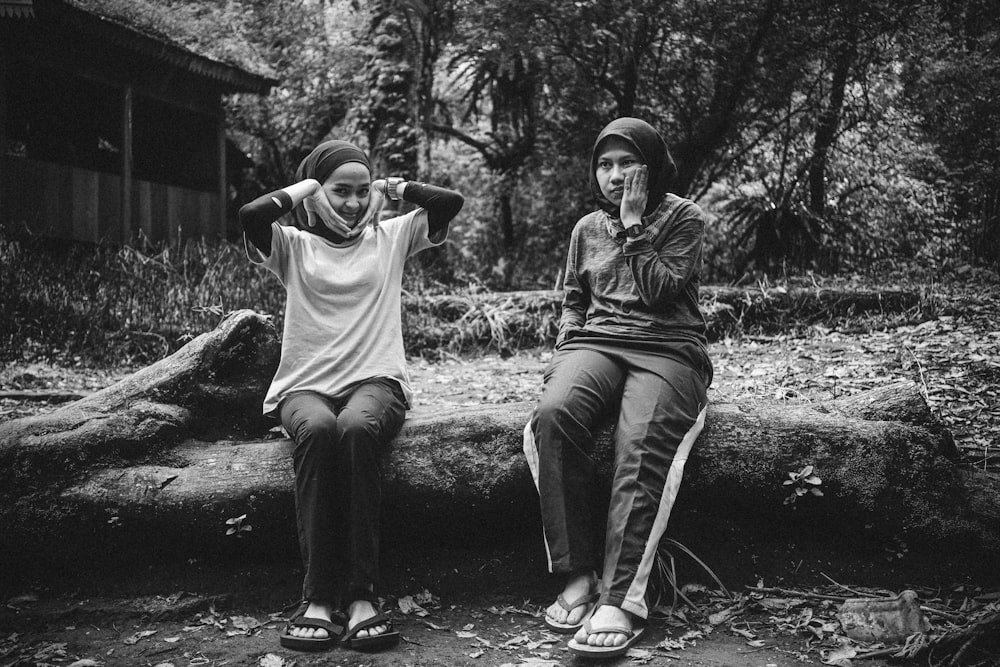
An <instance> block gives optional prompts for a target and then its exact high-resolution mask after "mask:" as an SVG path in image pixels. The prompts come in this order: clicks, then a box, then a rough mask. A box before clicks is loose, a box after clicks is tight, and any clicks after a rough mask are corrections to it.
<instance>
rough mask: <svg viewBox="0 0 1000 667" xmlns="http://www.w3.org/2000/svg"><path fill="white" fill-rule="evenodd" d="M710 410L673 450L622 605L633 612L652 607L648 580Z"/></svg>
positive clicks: (639, 612)
mask: <svg viewBox="0 0 1000 667" xmlns="http://www.w3.org/2000/svg"><path fill="white" fill-rule="evenodd" d="M707 411H708V406H705V407H704V408H702V410H701V412H700V413H699V414H698V419H696V420H695V422H694V425H693V426H691V428H690V429H688V432H687V433H685V434H684V438H683V439H682V440H681V443H680V444H679V445H678V446H677V453H676V454H674V460H673V462H672V463H671V464H670V471H669V472H667V479H666V481H665V482H664V485H663V495H662V496H661V497H660V506H659V508H657V510H656V518H655V519H654V520H653V527H652V529H651V530H650V532H649V541H647V542H646V548H645V550H644V551H643V554H642V560H641V561H639V568H638V570H637V571H636V573H635V578H634V579H633V580H632V585H631V586H629V589H628V593H626V594H625V600H624V601H623V602H622V609H625V610H626V611H630V612H632V613H633V614H638V615H640V616H642V617H643V618H645V617H646V616H647V615H648V614H649V611H648V610H647V609H646V587H647V586H648V584H649V575H650V573H651V572H652V570H653V563H654V562H655V559H656V550H657V548H658V547H659V546H660V539H661V538H662V537H663V533H665V532H666V530H667V521H668V520H669V519H670V510H671V509H672V508H673V506H674V500H676V499H677V492H678V491H679V490H680V488H681V477H682V476H683V475H684V463H685V462H686V461H687V458H688V454H690V453H691V447H692V446H694V441H695V440H697V439H698V435H699V434H700V433H701V430H702V428H704V426H705V413H706V412H707Z"/></svg>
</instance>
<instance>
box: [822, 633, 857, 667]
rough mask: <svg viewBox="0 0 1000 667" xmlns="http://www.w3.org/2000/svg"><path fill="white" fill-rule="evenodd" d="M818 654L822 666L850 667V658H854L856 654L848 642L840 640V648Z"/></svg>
mask: <svg viewBox="0 0 1000 667" xmlns="http://www.w3.org/2000/svg"><path fill="white" fill-rule="evenodd" d="M819 654H820V658H822V660H823V664H824V665H834V666H835V667H851V658H853V657H855V656H856V655H857V654H858V652H857V650H856V649H855V648H854V647H853V646H852V645H851V643H850V640H845V639H841V640H840V646H838V647H837V648H835V649H832V650H829V651H820V652H819Z"/></svg>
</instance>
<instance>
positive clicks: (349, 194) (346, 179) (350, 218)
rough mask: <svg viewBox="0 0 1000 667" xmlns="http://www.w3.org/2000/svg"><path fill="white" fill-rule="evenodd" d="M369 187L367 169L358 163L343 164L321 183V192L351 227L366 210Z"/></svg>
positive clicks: (369, 195)
mask: <svg viewBox="0 0 1000 667" xmlns="http://www.w3.org/2000/svg"><path fill="white" fill-rule="evenodd" d="M371 186H372V176H371V174H370V173H369V172H368V167H366V166H365V165H363V164H361V163H360V162H345V163H344V164H342V165H340V166H339V167H337V168H336V169H334V170H333V172H331V173H330V175H329V176H328V177H327V179H326V180H325V181H323V191H324V192H326V198H327V199H329V200H330V206H332V207H333V210H334V211H336V212H337V215H339V216H340V217H341V218H343V219H344V222H346V223H347V224H348V225H349V226H351V227H354V226H355V225H356V224H358V222H359V221H360V220H361V218H362V216H363V215H364V213H365V211H366V210H367V209H368V202H369V200H370V199H371Z"/></svg>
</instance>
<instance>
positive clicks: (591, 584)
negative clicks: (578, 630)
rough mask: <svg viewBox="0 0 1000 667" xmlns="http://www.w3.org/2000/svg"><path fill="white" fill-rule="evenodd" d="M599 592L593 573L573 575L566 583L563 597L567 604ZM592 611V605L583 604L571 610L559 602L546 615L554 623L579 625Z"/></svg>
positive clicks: (546, 611) (550, 606) (552, 605)
mask: <svg viewBox="0 0 1000 667" xmlns="http://www.w3.org/2000/svg"><path fill="white" fill-rule="evenodd" d="M596 590H597V574H596V573H595V572H593V571H591V572H585V573H583V574H577V575H573V576H571V577H570V578H569V580H568V581H567V582H566V588H564V589H563V592H562V596H563V599H564V600H566V602H567V604H569V603H572V602H573V601H574V600H578V599H580V597H581V596H584V595H587V594H589V593H593V592H594V591H596ZM588 611H590V605H588V604H581V605H577V606H576V607H573V608H572V609H570V610H567V609H565V608H564V607H563V606H562V605H561V604H559V602H558V601H557V602H553V603H552V604H551V605H549V608H548V609H546V610H545V615H546V616H547V617H548V618H549V619H550V620H552V621H555V622H556V623H559V624H561V625H577V624H578V623H581V622H583V617H584V616H585V615H586V614H587V612H588Z"/></svg>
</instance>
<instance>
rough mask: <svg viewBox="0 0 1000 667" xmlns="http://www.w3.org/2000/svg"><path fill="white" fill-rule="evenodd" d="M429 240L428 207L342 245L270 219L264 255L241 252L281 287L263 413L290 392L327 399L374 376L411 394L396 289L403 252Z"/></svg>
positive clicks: (399, 286)
mask: <svg viewBox="0 0 1000 667" xmlns="http://www.w3.org/2000/svg"><path fill="white" fill-rule="evenodd" d="M443 242H444V238H443V237H442V238H441V239H440V240H438V241H437V242H434V241H431V240H430V239H429V238H428V229H427V213H426V211H424V210H423V209H416V210H414V211H411V212H409V213H407V214H405V215H401V216H398V217H395V218H390V219H388V220H383V221H381V222H379V225H378V228H377V229H376V228H373V227H372V226H370V225H369V226H367V227H366V228H365V231H364V232H363V233H362V236H361V239H360V240H359V241H358V242H357V243H355V244H353V245H349V246H346V247H341V246H336V245H334V244H332V243H330V242H329V241H327V240H326V239H324V238H322V237H321V236H317V235H316V234H312V233H310V232H306V231H302V230H300V229H297V228H295V227H287V226H283V225H280V224H278V223H277V222H274V223H272V224H271V254H270V256H268V257H263V255H260V254H258V253H256V252H250V253H248V254H249V255H250V259H251V260H252V261H254V262H255V263H258V264H260V265H262V266H264V267H265V268H267V269H268V270H270V271H271V272H272V273H274V274H275V275H276V276H277V277H278V280H280V281H281V284H282V285H283V286H284V287H285V293H286V302H285V322H284V331H283V332H282V338H281V360H280V362H279V363H278V370H277V372H276V373H275V374H274V379H273V380H272V381H271V386H270V388H269V389H268V391H267V396H266V397H265V398H264V414H271V413H273V412H274V411H275V410H277V408H278V403H279V402H280V401H281V399H282V398H284V397H285V396H287V395H288V394H289V393H290V392H293V391H302V390H309V391H315V392H317V393H320V394H323V395H324V396H328V397H331V398H334V397H337V396H338V394H340V393H341V392H343V391H344V390H345V389H347V388H348V387H350V386H351V385H353V384H354V383H356V382H359V381H361V380H367V379H370V378H374V377H387V378H392V379H394V380H396V381H397V382H399V386H400V387H401V388H402V390H403V394H404V396H405V397H406V402H407V405H409V404H410V401H411V399H412V396H413V392H412V390H411V389H410V381H409V375H408V374H407V372H406V357H405V353H404V351H403V327H402V320H401V314H400V310H401V307H402V305H401V292H402V280H403V265H404V264H405V262H406V259H407V257H409V256H410V255H413V254H415V253H418V252H420V251H421V250H424V249H426V248H430V247H432V246H435V245H440V244H441V243H443Z"/></svg>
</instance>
